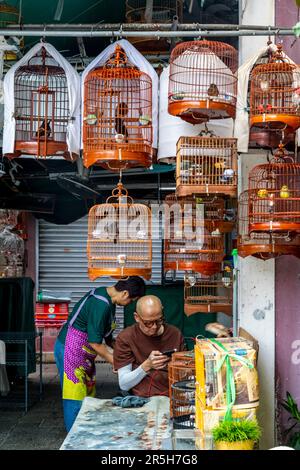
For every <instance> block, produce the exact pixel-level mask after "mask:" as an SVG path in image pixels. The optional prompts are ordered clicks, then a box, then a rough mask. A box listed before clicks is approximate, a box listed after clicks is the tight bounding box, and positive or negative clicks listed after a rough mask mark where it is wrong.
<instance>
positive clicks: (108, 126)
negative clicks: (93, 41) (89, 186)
mask: <svg viewBox="0 0 300 470" xmlns="http://www.w3.org/2000/svg"><path fill="white" fill-rule="evenodd" d="M83 161H84V165H85V166H86V167H90V166H91V165H93V164H97V165H101V166H103V167H104V168H107V169H110V170H116V171H118V170H119V169H126V168H130V167H137V166H143V167H149V166H150V165H151V162H152V80H151V78H150V77H149V75H147V74H146V73H144V72H141V71H140V70H139V69H138V68H137V67H136V66H135V65H132V64H131V63H130V62H129V60H128V58H127V55H126V54H125V52H124V50H123V49H122V48H121V47H120V46H119V45H117V46H116V49H115V52H114V54H112V55H111V56H110V58H109V59H108V60H107V61H106V63H105V64H104V65H103V66H100V67H97V68H95V69H93V70H91V71H90V72H89V73H88V75H87V76H86V78H85V81H84V109H83Z"/></svg>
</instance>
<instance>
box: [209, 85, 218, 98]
mask: <svg viewBox="0 0 300 470" xmlns="http://www.w3.org/2000/svg"><path fill="white" fill-rule="evenodd" d="M207 94H208V96H219V89H218V87H217V85H216V84H215V83H211V84H210V85H209V87H208V90H207Z"/></svg>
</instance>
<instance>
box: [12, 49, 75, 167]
mask: <svg viewBox="0 0 300 470" xmlns="http://www.w3.org/2000/svg"><path fill="white" fill-rule="evenodd" d="M12 85H13V86H14V100H15V105H14V120H15V145H14V152H13V153H11V154H10V153H9V154H5V156H6V157H8V158H15V157H19V156H20V155H22V154H25V155H26V154H27V155H35V156H38V157H47V156H53V155H57V156H63V157H64V158H66V159H70V160H73V159H75V158H76V155H74V154H70V152H69V151H68V145H67V126H68V124H69V120H70V103H69V94H68V82H67V77H66V73H65V71H64V69H63V68H62V67H60V65H59V64H58V63H57V62H56V60H54V59H53V58H52V57H51V56H50V55H49V54H48V52H47V51H46V49H45V47H42V48H41V49H40V50H39V52H38V53H37V54H36V55H35V56H33V57H31V58H30V59H29V61H28V63H27V64H26V65H21V66H20V67H19V68H17V70H16V72H15V75H14V81H13V82H12Z"/></svg>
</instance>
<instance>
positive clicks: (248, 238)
mask: <svg viewBox="0 0 300 470" xmlns="http://www.w3.org/2000/svg"><path fill="white" fill-rule="evenodd" d="M251 197H252V196H251V193H250V192H249V191H244V192H242V193H241V195H240V197H239V205H238V239H237V248H238V254H239V256H241V257H243V258H245V257H247V256H255V257H256V258H260V259H262V260H267V259H271V258H277V257H278V256H281V255H294V256H296V257H297V258H300V236H299V235H298V234H296V235H295V236H294V234H289V233H288V232H280V231H268V232H267V231H262V232H259V231H252V232H251V233H250V232H249V226H250V224H249V207H250V203H249V201H250V200H251Z"/></svg>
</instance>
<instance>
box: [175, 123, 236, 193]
mask: <svg viewBox="0 0 300 470" xmlns="http://www.w3.org/2000/svg"><path fill="white" fill-rule="evenodd" d="M208 134H209V136H208V135H207V133H203V135H201V134H200V135H199V136H195V137H180V139H179V140H178V142H177V158H176V193H177V195H178V196H187V195H192V194H222V195H226V196H231V197H235V196H236V193H237V139H228V138H222V137H216V136H215V135H214V134H213V133H209V132H208Z"/></svg>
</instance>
